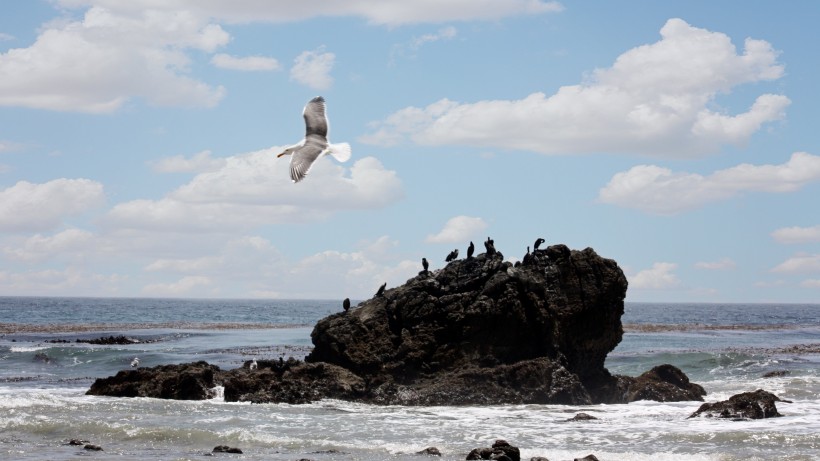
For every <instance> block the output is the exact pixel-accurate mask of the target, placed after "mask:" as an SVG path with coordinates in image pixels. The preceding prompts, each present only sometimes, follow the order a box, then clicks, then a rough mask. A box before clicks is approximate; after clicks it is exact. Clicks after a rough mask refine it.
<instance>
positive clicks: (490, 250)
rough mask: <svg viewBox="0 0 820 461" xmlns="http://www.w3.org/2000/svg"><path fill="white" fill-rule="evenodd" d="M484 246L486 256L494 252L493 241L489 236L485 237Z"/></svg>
mask: <svg viewBox="0 0 820 461" xmlns="http://www.w3.org/2000/svg"><path fill="white" fill-rule="evenodd" d="M484 248H486V249H487V256H492V255H494V254H495V241H493V239H491V238H490V237H487V241H486V242H484Z"/></svg>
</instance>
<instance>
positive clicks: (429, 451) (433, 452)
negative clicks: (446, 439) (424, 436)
mask: <svg viewBox="0 0 820 461" xmlns="http://www.w3.org/2000/svg"><path fill="white" fill-rule="evenodd" d="M416 454H417V455H427V456H441V452H440V451H439V449H438V448H436V447H427V448H425V449H424V450H421V451H419V452H417V453H416Z"/></svg>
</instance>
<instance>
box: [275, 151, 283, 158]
mask: <svg viewBox="0 0 820 461" xmlns="http://www.w3.org/2000/svg"><path fill="white" fill-rule="evenodd" d="M283 155H285V153H284V152H282V153H281V154H279V155H277V156H276V158H279V157H281V156H283Z"/></svg>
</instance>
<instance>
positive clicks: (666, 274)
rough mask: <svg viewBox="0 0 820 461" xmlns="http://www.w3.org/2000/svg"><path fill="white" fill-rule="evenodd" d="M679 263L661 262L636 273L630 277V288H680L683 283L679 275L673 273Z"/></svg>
mask: <svg viewBox="0 0 820 461" xmlns="http://www.w3.org/2000/svg"><path fill="white" fill-rule="evenodd" d="M677 268H678V265H677V264H674V263H666V262H660V263H655V264H653V265H652V267H651V268H650V269H645V270H642V271H640V272H638V273H637V274H635V275H632V276H630V277H628V280H629V288H631V289H635V290H668V289H672V288H678V287H679V286H680V284H681V282H680V279H678V276H677V275H675V274H674V273H673V271H674V270H675V269H677Z"/></svg>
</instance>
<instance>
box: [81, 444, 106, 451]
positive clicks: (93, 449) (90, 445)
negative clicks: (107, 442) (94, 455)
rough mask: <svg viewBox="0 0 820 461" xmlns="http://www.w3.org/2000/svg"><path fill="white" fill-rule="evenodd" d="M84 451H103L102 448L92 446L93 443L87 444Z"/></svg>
mask: <svg viewBox="0 0 820 461" xmlns="http://www.w3.org/2000/svg"><path fill="white" fill-rule="evenodd" d="M83 449H84V450H88V451H103V449H102V447H101V446H99V445H94V444H91V443H87V444H86V445H85V446H83Z"/></svg>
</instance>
